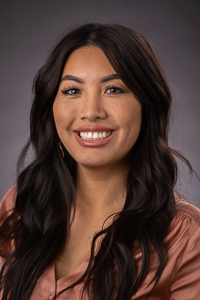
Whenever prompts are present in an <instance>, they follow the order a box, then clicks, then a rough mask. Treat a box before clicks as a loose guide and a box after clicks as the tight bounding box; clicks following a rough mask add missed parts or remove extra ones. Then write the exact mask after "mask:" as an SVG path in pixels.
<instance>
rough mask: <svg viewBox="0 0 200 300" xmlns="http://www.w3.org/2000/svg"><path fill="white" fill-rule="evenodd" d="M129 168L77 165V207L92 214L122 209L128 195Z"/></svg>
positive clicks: (105, 213)
mask: <svg viewBox="0 0 200 300" xmlns="http://www.w3.org/2000/svg"><path fill="white" fill-rule="evenodd" d="M127 172H128V171H127V168H125V167H124V166H123V167H122V168H119V167H118V168H116V167H110V168H109V169H108V168H106V170H105V168H88V167H84V166H81V165H78V166H77V182H76V188H77V209H79V210H81V212H82V213H83V212H87V214H90V215H93V216H95V215H97V214H98V215H99V214H104V215H107V214H109V213H110V214H112V213H115V212H118V211H120V210H122V208H123V205H124V201H125V197H126V176H127Z"/></svg>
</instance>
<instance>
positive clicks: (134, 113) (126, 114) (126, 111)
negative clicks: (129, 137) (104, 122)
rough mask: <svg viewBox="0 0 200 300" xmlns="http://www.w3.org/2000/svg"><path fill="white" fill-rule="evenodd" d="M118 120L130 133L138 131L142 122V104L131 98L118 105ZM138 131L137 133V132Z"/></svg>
mask: <svg viewBox="0 0 200 300" xmlns="http://www.w3.org/2000/svg"><path fill="white" fill-rule="evenodd" d="M117 111H118V112H116V115H117V114H118V116H119V118H118V120H119V122H120V124H119V125H121V127H122V128H124V130H129V132H130V134H131V133H134V132H135V134H137V132H138V131H139V132H140V128H141V124H142V106H141V104H140V103H139V102H138V101H137V102H136V100H131V101H129V102H127V103H124V105H123V106H121V107H118V110H117ZM139 132H138V134H139Z"/></svg>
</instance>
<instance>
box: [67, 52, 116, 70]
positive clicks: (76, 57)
mask: <svg viewBox="0 0 200 300" xmlns="http://www.w3.org/2000/svg"><path fill="white" fill-rule="evenodd" d="M74 72H75V73H81V74H83V75H84V74H85V73H88V72H89V73H90V74H91V73H102V75H106V74H108V73H112V74H113V73H116V72H115V71H114V69H113V67H112V66H111V64H110V62H109V61H108V59H107V57H106V56H105V54H104V53H103V51H102V50H101V49H100V48H98V47H95V46H90V47H89V46H88V47H82V48H79V49H77V50H75V51H74V52H72V53H71V54H70V56H69V57H68V59H67V61H66V63H65V67H64V70H63V75H66V74H72V75H74ZM104 73H105V74H104Z"/></svg>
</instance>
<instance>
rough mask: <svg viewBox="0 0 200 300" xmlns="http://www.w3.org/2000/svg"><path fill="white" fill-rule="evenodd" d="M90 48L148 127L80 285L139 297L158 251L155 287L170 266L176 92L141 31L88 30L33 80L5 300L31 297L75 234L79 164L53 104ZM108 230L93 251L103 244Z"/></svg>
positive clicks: (124, 299) (9, 228)
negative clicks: (73, 62) (62, 145)
mask: <svg viewBox="0 0 200 300" xmlns="http://www.w3.org/2000/svg"><path fill="white" fill-rule="evenodd" d="M85 46H96V47H99V48H100V49H101V50H102V51H103V52H104V54H105V55H106V57H107V59H108V60H109V62H110V63H111V65H112V66H113V68H114V70H115V71H116V73H117V74H119V76H120V77H121V79H122V81H123V82H124V83H125V84H126V85H127V87H128V88H129V89H130V90H131V91H132V92H133V93H134V94H135V96H136V97H137V98H138V99H139V101H140V102H141V104H142V130H141V132H140V135H139V138H138V140H137V142H136V144H135V146H134V148H133V149H132V151H131V152H132V153H131V161H130V171H129V173H128V176H127V195H126V201H125V205H124V208H123V210H122V211H121V212H120V213H119V214H118V215H117V216H116V218H115V220H114V222H113V224H112V225H110V226H109V227H108V228H106V229H104V230H102V232H100V233H98V234H97V235H96V236H95V237H94V240H93V244H92V249H91V258H90V261H89V265H88V268H87V270H86V272H85V274H84V275H83V277H82V278H80V280H79V281H78V282H80V281H82V280H83V279H84V280H85V285H84V292H86V293H88V297H89V299H90V300H111V299H112V300H114V299H115V300H130V299H131V297H132V296H133V295H134V294H135V293H136V291H137V290H138V289H139V287H140V286H141V284H142V282H143V280H144V278H145V276H146V275H147V272H148V266H149V263H150V256H151V249H152V247H153V248H154V249H155V251H156V252H157V255H158V260H159V267H158V270H157V272H156V274H155V278H154V282H152V289H153V287H154V286H155V285H156V283H157V281H158V280H159V278H160V276H161V274H162V271H163V269H164V266H165V257H166V253H165V248H164V245H163V239H164V237H165V236H166V233H167V229H168V226H169V223H170V221H171V220H172V218H173V216H174V212H175V201H174V194H173V188H174V185H175V182H176V177H177V165H176V161H175V158H174V155H175V156H178V157H179V158H181V159H182V160H185V159H184V158H183V157H182V156H181V155H180V154H179V153H177V152H176V151H175V150H172V149H171V148H170V147H169V146H168V142H167V136H168V123H169V113H170V107H171V95H170V91H169V88H168V85H167V83H166V81H165V78H164V75H163V73H162V70H161V68H160V65H159V63H158V61H157V59H156V57H155V55H154V53H153V51H152V49H151V47H150V45H149V43H148V42H147V41H146V39H145V38H144V37H143V36H142V35H140V34H139V33H137V32H135V31H133V30H132V29H129V28H126V27H123V26H121V25H117V24H86V25H82V26H79V27H78V28H75V29H73V30H71V31H70V32H69V33H67V34H66V35H65V36H64V37H63V38H62V40H61V41H60V42H59V43H58V44H57V46H56V47H55V48H54V50H53V51H52V53H51V55H50V57H49V58H48V60H47V62H46V63H45V65H44V66H43V67H42V68H41V69H40V70H39V71H38V73H37V75H36V78H35V81H34V88H33V91H34V100H33V105H32V109H31V117H30V140H29V142H28V144H27V146H26V147H25V149H24V151H23V152H22V155H21V157H20V162H22V161H23V159H24V157H25V155H26V152H27V149H28V147H29V146H30V145H31V146H32V147H33V149H34V152H35V157H34V160H33V161H32V162H31V163H30V164H29V165H28V166H27V167H25V169H24V170H22V171H21V172H20V174H19V176H18V179H17V198H16V206H15V208H14V210H13V212H12V214H11V215H9V217H8V218H7V219H6V220H5V221H4V222H3V224H2V226H1V228H0V239H1V244H3V243H5V240H6V242H9V241H12V243H14V246H15V248H14V250H13V251H12V252H11V253H5V251H4V252H3V250H1V255H2V256H3V257H5V263H4V265H3V267H2V269H1V273H0V281H1V288H2V289H3V296H2V300H8V299H9V300H21V299H23V300H28V299H29V298H30V296H31V293H32V291H33V289H34V287H35V285H36V282H37V279H38V278H39V277H40V275H41V274H42V273H43V271H44V270H45V268H46V267H47V266H48V265H49V264H50V263H51V262H52V261H53V260H54V259H55V257H56V255H57V254H58V253H59V251H60V250H61V249H62V247H63V245H64V243H65V241H66V239H67V238H68V235H69V233H70V213H71V207H72V204H73V206H74V207H75V204H76V203H75V201H76V195H75V194H76V189H75V185H76V162H75V161H74V160H73V158H72V157H71V156H70V155H69V154H68V152H67V150H66V149H65V150H64V151H65V157H64V158H63V157H62V155H61V153H60V149H59V146H58V144H59V137H58V135H57V132H56V129H55V124H54V119H53V109H52V107H53V102H54V99H55V96H56V93H57V90H58V87H59V83H60V79H61V75H62V71H63V68H64V65H65V63H66V60H67V59H68V57H69V55H70V54H71V53H72V52H73V51H75V50H76V49H79V48H81V47H85ZM185 162H186V163H187V164H188V165H189V163H188V161H187V160H185ZM189 166H190V165H189ZM136 228H137V230H136ZM102 234H103V235H104V238H103V241H102V244H101V247H100V249H99V251H98V253H97V254H96V255H94V246H95V241H96V240H97V238H98V237H99V236H100V235H102ZM138 241H139V248H140V250H141V251H142V267H141V270H140V272H139V275H138V276H137V272H138V270H137V269H136V264H135V260H134V256H133V253H134V251H135V250H136V247H137V245H138ZM1 249H3V247H2V248H1ZM114 267H115V271H114ZM78 282H76V283H75V284H77V283H78ZM75 284H74V285H75ZM102 287H103V288H102Z"/></svg>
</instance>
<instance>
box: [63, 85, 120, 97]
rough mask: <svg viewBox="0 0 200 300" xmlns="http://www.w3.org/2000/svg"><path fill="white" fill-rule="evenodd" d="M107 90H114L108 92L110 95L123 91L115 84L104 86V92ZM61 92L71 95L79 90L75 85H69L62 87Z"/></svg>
mask: <svg viewBox="0 0 200 300" xmlns="http://www.w3.org/2000/svg"><path fill="white" fill-rule="evenodd" d="M108 90H115V92H113V91H110V92H109V94H111V95H117V94H122V93H124V92H125V91H124V90H123V89H122V88H121V87H118V86H115V85H109V86H106V88H105V93H106V92H108ZM116 90H117V92H116ZM72 91H75V93H74V92H73V93H71V92H72ZM61 92H62V93H63V94H64V95H70V96H73V95H76V94H79V93H80V90H79V89H78V88H77V87H75V86H70V87H68V88H64V89H63V90H61Z"/></svg>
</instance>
